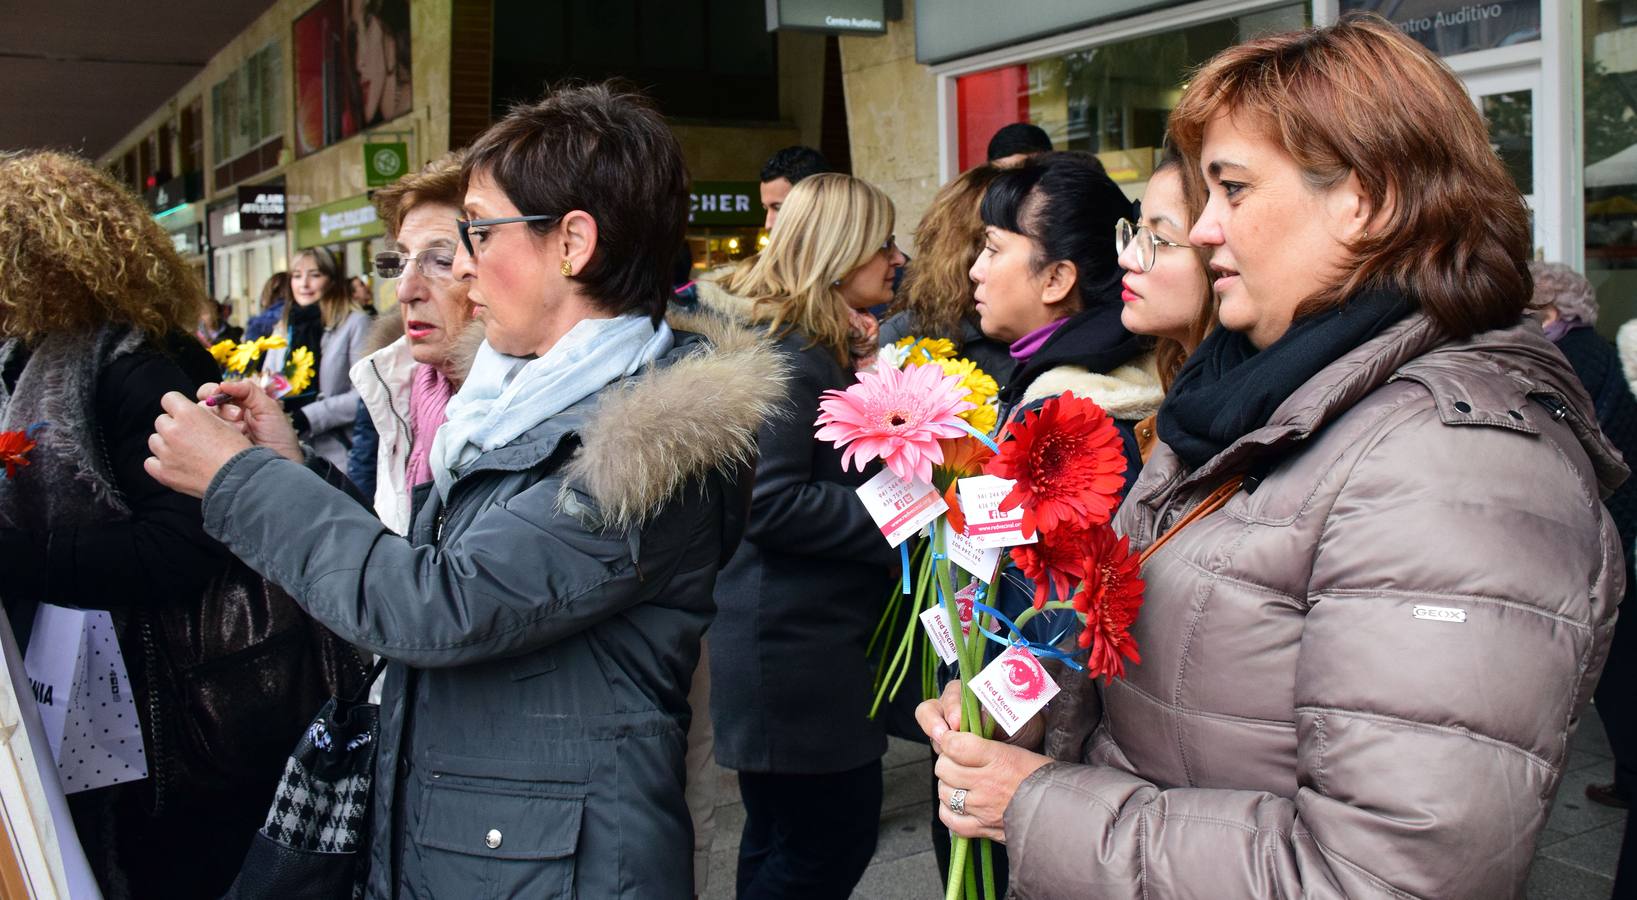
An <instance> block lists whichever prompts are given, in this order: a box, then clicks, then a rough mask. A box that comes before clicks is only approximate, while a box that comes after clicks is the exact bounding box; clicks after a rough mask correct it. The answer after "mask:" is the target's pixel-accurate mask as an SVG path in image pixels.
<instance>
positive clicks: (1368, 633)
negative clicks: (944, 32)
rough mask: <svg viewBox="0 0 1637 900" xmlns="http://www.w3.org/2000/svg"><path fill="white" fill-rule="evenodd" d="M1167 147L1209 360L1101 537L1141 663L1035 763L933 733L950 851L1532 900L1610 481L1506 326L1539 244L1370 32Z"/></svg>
mask: <svg viewBox="0 0 1637 900" xmlns="http://www.w3.org/2000/svg"><path fill="white" fill-rule="evenodd" d="M1171 127H1172V130H1173V134H1174V135H1175V137H1176V139H1177V143H1178V145H1179V147H1180V148H1181V150H1182V153H1183V155H1184V158H1185V159H1186V160H1187V164H1188V165H1189V166H1191V167H1193V168H1194V169H1195V170H1197V171H1198V172H1199V173H1200V175H1201V176H1202V177H1203V178H1204V179H1205V182H1206V184H1207V185H1208V188H1209V199H1208V201H1207V204H1206V206H1205V209H1204V212H1203V213H1202V214H1201V216H1200V218H1199V220H1198V221H1197V222H1195V223H1194V225H1193V228H1192V230H1191V232H1190V234H1189V241H1188V242H1189V243H1190V244H1193V245H1195V246H1198V247H1204V248H1208V249H1209V251H1210V253H1211V261H1210V266H1211V270H1212V272H1213V274H1214V275H1215V288H1216V290H1217V293H1218V295H1219V296H1220V298H1221V313H1220V315H1221V323H1222V327H1221V328H1220V329H1218V330H1216V331H1215V332H1213V333H1212V334H1211V335H1210V336H1209V337H1207V338H1206V339H1205V341H1204V342H1203V343H1202V344H1201V345H1200V347H1199V349H1198V350H1197V351H1196V352H1195V354H1194V355H1193V357H1192V358H1191V359H1190V360H1189V361H1188V362H1187V363H1186V364H1185V365H1184V366H1183V368H1182V370H1181V372H1180V373H1179V374H1178V376H1177V379H1176V383H1175V385H1174V386H1173V388H1172V393H1171V394H1170V395H1169V396H1168V397H1167V398H1166V402H1165V406H1164V408H1163V409H1162V410H1161V411H1160V416H1159V435H1160V439H1161V441H1162V444H1161V446H1160V447H1158V448H1157V449H1156V450H1155V452H1154V455H1153V457H1152V458H1151V459H1150V461H1149V463H1148V465H1147V467H1146V468H1145V469H1144V470H1143V473H1142V477H1141V478H1140V479H1139V481H1138V482H1137V484H1136V485H1135V486H1134V487H1133V488H1132V490H1131V491H1130V493H1129V494H1128V496H1127V499H1126V501H1125V503H1124V505H1123V506H1122V508H1121V509H1120V512H1119V515H1118V517H1117V519H1116V522H1115V524H1116V527H1117V528H1119V530H1120V531H1121V532H1122V533H1124V534H1125V535H1126V536H1127V537H1129V539H1130V541H1131V545H1132V547H1133V548H1134V549H1139V550H1142V551H1143V552H1144V554H1145V555H1146V562H1145V564H1144V565H1143V567H1142V569H1141V575H1140V578H1141V580H1142V582H1144V583H1145V584H1146V595H1147V600H1146V602H1145V603H1144V604H1143V608H1142V615H1141V617H1139V618H1137V619H1136V622H1135V624H1134V625H1133V627H1132V629H1131V637H1132V638H1134V639H1135V640H1136V642H1137V643H1138V644H1140V646H1141V648H1142V658H1141V663H1140V664H1136V665H1133V666H1132V667H1131V668H1130V669H1129V670H1128V672H1127V675H1126V678H1125V679H1124V680H1115V681H1112V682H1111V683H1109V684H1107V685H1106V686H1102V687H1100V688H1099V687H1098V686H1097V685H1094V684H1093V683H1091V682H1089V681H1086V680H1084V679H1083V678H1082V679H1069V682H1070V683H1068V684H1065V691H1064V693H1063V694H1061V695H1059V696H1058V697H1057V698H1056V699H1055V700H1054V701H1053V702H1052V704H1051V705H1049V706H1047V707H1046V709H1045V716H1046V719H1047V721H1048V723H1049V730H1048V732H1047V734H1046V735H1045V739H1044V744H1043V749H1044V751H1045V753H1044V754H1040V753H1035V752H1033V751H1031V750H1027V749H1024V748H1022V747H1016V746H1008V745H1006V744H1002V743H999V742H995V741H986V740H983V739H981V738H977V737H974V736H973V735H970V734H963V733H956V732H954V731H952V730H950V729H951V725H952V724H953V722H954V721H958V719H959V716H958V714H957V711H956V706H955V704H953V703H950V702H948V701H947V700H946V701H945V702H943V703H939V702H937V701H932V702H929V703H927V704H924V705H923V706H922V709H921V719H922V722H923V725H924V726H925V727H926V729H927V731H928V733H929V735H930V736H931V737H932V739H933V741H934V743H935V744H936V745H937V746H938V747H939V748H940V749H941V750H942V758H941V759H940V760H939V762H938V765H937V774H938V777H939V778H940V780H941V782H942V785H941V787H940V797H941V799H943V800H944V801H945V802H946V804H947V803H948V802H949V801H951V799H952V798H953V797H954V792H955V791H957V790H958V791H961V792H962V793H961V795H960V797H961V798H962V799H963V800H964V803H958V804H956V806H957V807H959V808H961V809H962V812H960V813H956V812H954V811H952V810H950V809H947V808H946V809H945V811H944V821H945V822H947V823H948V824H949V826H950V828H951V829H952V830H954V831H956V832H958V833H960V834H963V835H983V836H986V837H990V838H993V839H996V840H1003V841H1005V842H1006V844H1007V852H1008V855H1009V857H1010V858H1011V862H1012V884H1013V887H1014V889H1015V890H1016V891H1017V893H1018V894H1020V895H1022V896H1030V897H1076V898H1081V897H1097V898H1125V897H1131V898H1136V897H1150V896H1169V897H1206V896H1208V897H1267V896H1304V897H1326V898H1328V897H1335V898H1340V897H1351V898H1358V897H1407V896H1415V897H1440V898H1467V897H1470V898H1490V897H1520V896H1522V895H1523V891H1524V880H1525V876H1526V875H1527V870H1528V866H1529V860H1530V853H1531V850H1532V849H1533V847H1534V845H1535V841H1536V838H1537V837H1538V835H1539V834H1540V831H1541V829H1542V827H1543V826H1544V824H1545V822H1546V818H1547V813H1548V811H1549V809H1550V807H1551V803H1552V797H1553V794H1554V793H1555V791H1556V789H1557V786H1558V783H1559V781H1560V778H1561V776H1562V773H1563V768H1564V763H1565V758H1566V755H1567V752H1568V734H1569V731H1570V729H1571V728H1572V726H1573V723H1574V721H1575V716H1576V713H1577V712H1578V711H1579V709H1580V708H1581V706H1582V704H1584V703H1585V701H1586V698H1587V697H1588V695H1589V693H1590V689H1591V686H1592V684H1593V683H1594V682H1595V680H1596V677H1597V673H1598V671H1599V670H1600V669H1601V667H1602V663H1603V658H1604V655H1605V652H1606V650H1607V647H1608V642H1609V638H1610V634H1611V628H1612V623H1613V618H1614V605H1615V603H1616V601H1617V599H1618V598H1619V596H1620V593H1621V590H1622V581H1623V578H1622V574H1621V567H1622V558H1621V548H1620V545H1619V543H1620V542H1619V539H1618V537H1617V533H1616V531H1615V528H1614V525H1613V522H1612V521H1611V520H1610V518H1609V516H1608V514H1607V512H1606V511H1604V509H1603V507H1602V505H1601V504H1600V503H1599V498H1600V496H1602V495H1606V494H1607V493H1608V492H1609V490H1611V489H1612V488H1613V487H1614V486H1616V485H1618V484H1619V483H1620V482H1621V481H1622V480H1623V479H1624V478H1625V476H1626V470H1625V467H1624V466H1622V465H1621V464H1620V462H1619V459H1618V457H1617V455H1616V454H1615V453H1614V452H1613V451H1612V449H1611V447H1610V446H1609V444H1608V443H1607V442H1606V441H1605V440H1604V439H1603V437H1602V436H1601V434H1600V433H1599V432H1598V430H1597V425H1596V418H1595V414H1594V412H1593V410H1592V407H1591V403H1590V401H1589V399H1588V398H1587V397H1586V394H1585V392H1584V390H1583V389H1582V388H1581V387H1580V385H1579V383H1578V381H1577V379H1576V378H1575V375H1574V373H1573V371H1571V370H1570V369H1569V367H1568V365H1567V364H1566V363H1565V362H1564V360H1563V358H1562V356H1561V355H1559V354H1558V353H1556V352H1555V350H1554V349H1553V348H1552V346H1551V345H1550V343H1549V342H1548V341H1547V340H1546V339H1545V338H1544V337H1543V336H1542V335H1541V334H1540V331H1539V329H1538V328H1536V327H1535V326H1533V325H1528V324H1525V323H1524V322H1523V321H1522V316H1523V312H1524V309H1525V307H1526V306H1527V304H1528V303H1529V301H1530V294H1531V291H1530V280H1529V273H1528V269H1527V267H1526V264H1525V261H1526V260H1527V259H1528V258H1529V256H1530V252H1529V249H1530V229H1529V216H1528V211H1527V209H1526V208H1525V206H1524V203H1523V200H1522V198H1521V197H1520V196H1519V195H1518V191H1517V187H1516V185H1515V184H1514V183H1513V182H1512V180H1511V179H1510V177H1509V176H1508V175H1507V173H1506V170H1505V168H1504V167H1503V165H1502V164H1501V161H1500V160H1499V159H1498V158H1497V157H1496V155H1495V153H1494V151H1493V150H1492V149H1491V148H1490V144H1489V140H1488V135H1487V133H1486V130H1485V127H1484V122H1483V119H1482V118H1481V117H1480V116H1479V114H1478V113H1477V111H1476V110H1475V109H1474V108H1473V106H1472V103H1471V101H1470V99H1469V98H1468V97H1467V94H1466V91H1465V90H1464V88H1463V87H1462V85H1461V82H1460V81H1459V80H1458V79H1457V78H1456V77H1455V76H1454V75H1453V74H1452V73H1451V72H1450V71H1449V70H1448V69H1447V68H1446V67H1445V66H1444V65H1443V63H1441V62H1440V61H1439V60H1438V59H1437V58H1436V57H1435V56H1433V55H1432V54H1431V53H1430V52H1428V51H1427V50H1426V49H1425V48H1423V47H1422V46H1421V45H1419V44H1417V43H1416V42H1415V41H1413V40H1411V39H1409V38H1407V37H1405V36H1404V35H1403V34H1402V33H1400V32H1399V31H1398V30H1397V29H1396V28H1394V27H1392V26H1391V25H1389V24H1388V23H1386V22H1384V21H1381V20H1380V19H1377V18H1373V17H1370V18H1346V19H1343V20H1342V21H1341V22H1340V23H1339V24H1336V25H1333V26H1329V27H1326V28H1321V29H1314V30H1309V31H1303V32H1295V33H1289V34H1281V35H1272V36H1268V37H1262V38H1258V39H1256V40H1254V41H1251V42H1248V43H1246V44H1243V45H1240V46H1237V47H1233V48H1230V49H1228V50H1225V51H1223V52H1222V53H1221V54H1219V55H1218V56H1217V57H1216V58H1215V59H1213V60H1212V61H1211V62H1210V63H1208V64H1207V65H1206V66H1205V67H1204V68H1203V69H1202V70H1201V71H1200V72H1198V73H1197V74H1196V75H1195V77H1194V78H1193V80H1192V82H1191V83H1190V84H1189V86H1188V89H1187V91H1186V92H1185V94H1184V96H1183V98H1182V100H1181V103H1180V104H1179V105H1178V107H1177V109H1176V110H1175V112H1174V113H1173V114H1172V118H1171ZM1520 547H1522V548H1535V549H1536V551H1537V552H1531V553H1519V552H1518V549H1519V548H1520ZM1105 574H1106V573H1105ZM1136 578H1137V575H1136V574H1135V573H1134V572H1129V571H1128V572H1126V573H1124V574H1119V575H1115V576H1112V577H1107V578H1099V579H1098V581H1099V583H1098V590H1099V591H1102V592H1114V593H1119V592H1124V591H1127V590H1130V589H1132V588H1133V587H1137V585H1136V584H1135V579H1136ZM1138 589H1140V588H1138Z"/></svg>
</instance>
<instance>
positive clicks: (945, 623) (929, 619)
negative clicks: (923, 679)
mask: <svg viewBox="0 0 1637 900" xmlns="http://www.w3.org/2000/svg"><path fill="white" fill-rule="evenodd" d="M921 627H922V628H923V629H925V630H926V636H927V638H928V639H929V640H931V641H932V649H934V650H936V651H938V658H939V659H941V660H943V661H944V665H946V666H952V665H954V664H955V659H956V656H957V653H956V648H955V635H954V634H953V633H951V632H950V630H949V613H947V612H945V611H944V608H943V607H941V606H934V607H932V608H931V609H926V610H922V611H921Z"/></svg>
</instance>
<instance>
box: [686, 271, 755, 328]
mask: <svg viewBox="0 0 1637 900" xmlns="http://www.w3.org/2000/svg"><path fill="white" fill-rule="evenodd" d="M694 291H695V292H696V294H697V295H698V297H699V305H700V307H701V308H703V309H705V310H707V311H709V312H712V313H715V314H716V315H718V316H722V317H724V318H726V319H728V320H729V321H732V322H738V323H740V324H744V325H749V324H751V323H752V322H754V321H755V317H754V312H755V306H756V304H755V303H753V302H751V301H750V300H747V299H745V298H744V297H741V296H739V295H738V294H730V293H728V289H727V288H725V287H723V286H722V284H721V282H720V281H717V280H715V279H713V278H702V279H700V280H699V281H696V282H694Z"/></svg>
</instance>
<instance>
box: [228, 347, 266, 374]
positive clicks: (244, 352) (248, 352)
mask: <svg viewBox="0 0 1637 900" xmlns="http://www.w3.org/2000/svg"><path fill="white" fill-rule="evenodd" d="M260 344H261V341H245V342H244V343H242V344H239V345H238V346H236V347H234V348H233V352H232V353H229V354H228V356H227V362H225V363H223V366H224V367H225V368H226V369H227V370H228V371H229V372H240V373H242V372H244V370H245V369H248V368H250V364H251V363H253V362H255V361H256V360H257V359H260V358H261V346H260Z"/></svg>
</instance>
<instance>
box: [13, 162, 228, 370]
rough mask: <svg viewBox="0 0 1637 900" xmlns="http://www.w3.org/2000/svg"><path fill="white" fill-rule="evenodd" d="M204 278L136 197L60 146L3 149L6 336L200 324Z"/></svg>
mask: <svg viewBox="0 0 1637 900" xmlns="http://www.w3.org/2000/svg"><path fill="white" fill-rule="evenodd" d="M204 296H205V293H204V286H203V285H201V284H200V283H199V281H198V279H196V278H195V277H194V275H193V273H192V272H190V271H189V270H188V267H187V266H186V265H185V264H183V262H182V258H181V257H180V256H178V255H177V253H176V248H175V246H174V245H173V244H172V243H171V239H170V236H169V235H167V234H165V232H164V231H163V230H161V229H160V227H159V225H158V224H157V223H155V222H154V220H153V217H152V216H150V215H149V214H148V210H147V209H146V208H145V207H144V206H143V205H142V203H141V202H140V201H138V200H137V198H136V196H135V195H133V194H132V193H131V192H130V191H128V190H126V189H125V188H124V187H122V186H120V185H119V183H118V182H116V181H114V179H113V178H112V177H111V176H110V175H108V173H106V172H104V171H103V170H101V169H98V168H97V167H96V166H93V165H92V164H91V163H89V162H87V161H86V160H84V159H81V158H80V157H77V156H72V155H69V154H66V153H57V152H53V151H45V150H39V151H28V152H24V153H15V154H0V335H4V336H5V337H20V338H23V339H24V340H28V341H34V340H38V339H40V338H42V337H44V336H46V335H47V334H52V333H62V332H85V331H92V330H95V329H96V328H98V327H99V326H102V325H105V324H110V323H119V324H125V325H129V326H131V327H133V328H137V329H139V330H141V331H144V332H147V333H148V334H150V335H152V336H153V337H156V338H157V337H161V336H163V335H165V334H166V333H167V332H170V331H172V330H180V331H188V332H191V331H192V330H193V329H194V327H195V326H196V325H197V324H198V316H199V304H200V303H201V302H203V300H204Z"/></svg>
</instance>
